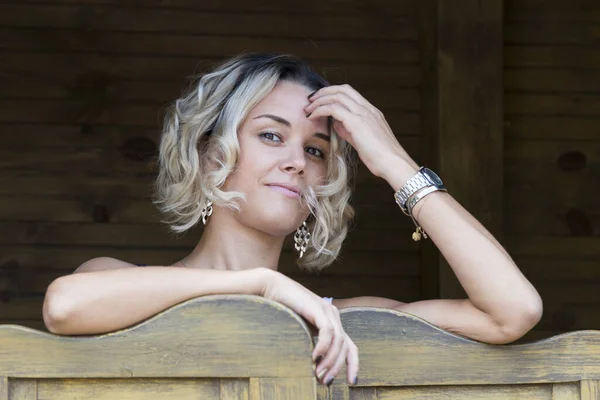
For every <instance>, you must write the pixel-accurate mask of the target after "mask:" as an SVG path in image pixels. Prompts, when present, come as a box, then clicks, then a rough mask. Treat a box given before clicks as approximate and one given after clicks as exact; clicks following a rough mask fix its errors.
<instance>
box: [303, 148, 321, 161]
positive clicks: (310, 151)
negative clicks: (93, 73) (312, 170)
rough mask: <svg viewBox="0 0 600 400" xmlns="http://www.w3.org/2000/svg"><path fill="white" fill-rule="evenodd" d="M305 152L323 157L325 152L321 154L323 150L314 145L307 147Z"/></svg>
mask: <svg viewBox="0 0 600 400" xmlns="http://www.w3.org/2000/svg"><path fill="white" fill-rule="evenodd" d="M306 152H307V153H308V154H310V155H312V156H315V157H319V158H325V154H323V152H322V151H321V150H320V149H317V148H316V147H307V148H306Z"/></svg>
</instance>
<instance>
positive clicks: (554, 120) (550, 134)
mask: <svg viewBox="0 0 600 400" xmlns="http://www.w3.org/2000/svg"><path fill="white" fill-rule="evenodd" d="M504 128H505V134H506V136H505V137H506V141H507V142H511V141H513V140H531V139H535V140H547V141H550V140H573V141H575V140H597V139H598V132H600V118H587V117H577V116H554V115H544V116H518V115H510V116H507V117H506V123H505V126H504Z"/></svg>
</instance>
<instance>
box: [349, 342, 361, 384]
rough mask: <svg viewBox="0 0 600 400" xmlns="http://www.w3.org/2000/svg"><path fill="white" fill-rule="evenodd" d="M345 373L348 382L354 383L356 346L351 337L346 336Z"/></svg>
mask: <svg viewBox="0 0 600 400" xmlns="http://www.w3.org/2000/svg"><path fill="white" fill-rule="evenodd" d="M346 364H347V367H346V375H347V378H348V383H350V384H351V385H354V384H355V383H354V382H355V380H356V378H357V377H358V369H359V368H358V367H359V360H358V347H356V344H354V342H353V341H352V339H350V338H348V355H347V357H346Z"/></svg>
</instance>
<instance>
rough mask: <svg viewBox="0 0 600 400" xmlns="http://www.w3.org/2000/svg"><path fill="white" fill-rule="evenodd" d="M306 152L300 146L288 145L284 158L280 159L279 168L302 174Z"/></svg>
mask: <svg viewBox="0 0 600 400" xmlns="http://www.w3.org/2000/svg"><path fill="white" fill-rule="evenodd" d="M305 167H306V154H305V153H304V148H303V147H302V146H288V151H287V152H286V156H285V158H284V159H283V160H282V161H281V169H282V170H283V171H285V172H288V173H295V174H298V175H302V174H304V168H305Z"/></svg>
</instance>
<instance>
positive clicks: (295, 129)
mask: <svg viewBox="0 0 600 400" xmlns="http://www.w3.org/2000/svg"><path fill="white" fill-rule="evenodd" d="M352 148H353V149H354V150H355V152H356V154H358V156H359V158H360V160H361V161H362V162H363V163H364V164H365V165H366V167H367V168H368V169H369V171H371V173H373V174H374V175H376V176H378V177H381V178H383V179H385V180H386V181H387V182H388V183H389V185H390V201H394V197H393V196H392V194H394V193H396V194H395V199H396V201H397V202H398V205H399V206H400V207H399V210H398V212H404V213H406V214H407V215H409V216H410V217H411V218H412V219H413V221H414V223H415V225H416V226H417V231H416V232H415V235H414V239H416V240H417V239H419V238H420V237H421V236H423V237H424V238H427V237H429V238H431V240H433V242H434V243H435V244H436V245H437V247H438V248H439V250H440V251H441V253H442V254H443V255H444V257H445V258H446V259H447V260H448V262H449V263H450V265H451V267H452V269H453V270H454V272H455V273H456V275H457V277H458V279H459V280H460V282H461V284H462V286H463V287H464V289H465V290H466V293H467V294H468V298H467V299H464V300H444V299H439V300H426V301H418V302H414V303H402V302H399V301H396V300H392V299H386V298H380V297H371V296H369V297H366V296H364V297H355V298H346V299H333V300H332V299H330V298H321V297H320V296H318V295H316V294H314V293H312V292H311V291H309V290H308V289H306V288H305V287H303V286H302V285H300V284H298V283H297V282H295V281H293V280H292V279H290V278H288V277H286V276H284V275H283V274H281V273H279V272H277V269H278V263H279V257H280V254H281V250H282V246H283V242H284V239H285V237H286V236H288V235H290V234H294V240H295V243H296V246H295V247H296V249H297V250H298V263H299V266H300V267H302V268H306V269H310V270H320V269H322V268H326V267H327V265H329V264H330V263H331V262H332V261H333V260H334V259H335V258H336V256H337V255H338V253H339V251H340V247H341V245H342V242H343V240H344V238H345V236H346V232H347V224H348V222H349V220H350V219H351V218H352V216H353V209H352V208H351V206H350V205H349V203H348V199H349V197H350V187H349V184H348V182H349V181H350V174H351V171H352V154H353V150H352ZM158 167H159V174H158V178H157V181H156V193H155V196H154V202H155V204H156V206H157V207H158V208H159V209H160V211H162V213H163V214H164V216H165V219H164V221H165V222H166V223H167V224H168V225H169V227H170V228H171V230H172V231H173V232H176V233H181V232H185V231H187V230H188V229H190V228H192V227H193V226H195V225H197V224H199V223H202V224H204V225H205V227H204V231H203V234H202V237H201V238H200V240H199V242H198V244H197V246H196V247H195V248H194V250H193V251H192V252H191V253H190V254H188V255H187V256H186V257H184V258H183V259H181V260H177V261H176V262H174V263H173V264H172V265H169V266H160V265H156V266H146V267H144V268H140V267H139V266H137V265H136V264H132V263H130V262H127V261H122V260H117V259H114V258H108V257H99V258H94V259H92V260H89V261H87V262H85V263H83V264H82V265H81V266H79V268H77V270H76V271H75V273H74V274H72V275H68V276H64V277H61V278H59V279H57V280H55V281H54V282H52V283H51V285H50V286H49V287H48V290H47V293H46V299H45V302H44V310H43V311H44V321H45V323H46V325H47V327H48V329H49V330H50V331H51V332H54V333H57V334H67V335H78V334H98V333H103V332H108V331H114V330H118V329H121V328H124V327H128V326H131V325H133V324H136V323H138V322H140V321H142V320H144V319H147V318H148V317H150V316H152V315H155V314H157V313H158V312H160V311H162V310H165V309H167V308H169V307H171V306H173V305H175V304H177V303H180V302H182V301H185V300H188V299H191V298H194V297H198V296H203V295H209V294H229V293H240V294H243V293H245V294H254V295H260V296H264V297H266V298H269V299H271V300H274V301H277V302H280V303H282V304H285V305H286V306H288V307H290V308H291V309H293V310H294V311H295V312H297V313H298V314H299V315H301V316H302V317H304V318H305V319H306V320H307V321H308V322H309V323H310V324H312V326H313V328H314V329H315V330H316V332H318V339H319V340H318V344H317V345H316V346H315V349H314V353H313V359H314V360H315V362H316V375H317V377H318V379H319V380H320V381H321V382H322V383H325V384H331V381H332V380H333V378H334V377H335V376H336V375H337V374H338V373H339V371H340V370H341V367H342V366H343V364H344V363H346V364H347V366H348V367H347V372H348V374H347V377H346V378H347V380H348V382H349V383H350V384H355V383H356V379H357V375H358V349H357V347H356V346H355V344H354V343H353V342H352V340H351V339H350V338H349V337H348V336H347V335H346V333H345V332H344V330H343V327H342V326H341V322H340V317H339V312H338V309H341V308H345V307H355V306H374V307H383V308H390V309H395V310H401V311H405V312H408V313H412V314H414V315H417V316H419V317H421V318H424V319H425V320H427V321H429V322H431V323H432V324H435V325H437V326H439V327H441V328H443V329H446V330H448V331H451V332H455V333H457V334H460V335H464V336H467V337H470V338H473V339H476V340H479V341H482V342H488V343H508V342H511V341H514V340H516V339H517V338H519V337H521V336H522V335H523V334H525V333H526V332H527V331H529V330H530V329H531V328H532V327H533V326H534V325H535V324H536V323H537V322H538V321H539V319H540V318H541V314H542V302H541V299H540V296H539V295H538V293H537V292H536V290H535V289H534V288H533V286H532V285H531V284H530V283H529V282H528V281H527V279H526V278H525V277H524V276H523V275H522V274H521V272H520V271H519V269H518V268H517V266H516V265H515V264H514V263H513V261H512V259H511V257H510V256H509V255H508V254H507V253H506V251H505V250H504V249H503V248H502V246H501V245H500V244H499V243H498V242H497V241H496V240H495V239H494V238H493V237H492V235H491V234H490V233H489V232H488V231H486V229H485V228H484V227H483V226H482V225H481V224H480V223H479V222H478V221H477V220H476V219H475V218H473V217H472V216H471V215H470V214H469V213H468V212H467V211H466V210H465V209H464V208H462V207H461V206H460V204H458V203H457V202H456V201H455V200H454V199H453V198H452V196H451V195H450V194H448V193H447V191H446V190H445V188H444V186H443V183H442V182H441V180H440V179H439V177H437V175H435V173H433V172H432V171H430V170H428V169H425V168H421V169H419V167H418V165H417V164H416V163H415V162H414V160H413V159H412V158H411V157H410V155H409V154H407V153H406V151H405V150H404V149H403V147H402V145H401V144H400V143H399V142H398V141H397V140H396V138H395V136H394V133H393V132H392V131H391V129H390V127H389V125H388V124H387V123H386V120H385V118H384V116H383V114H382V113H381V112H380V111H379V110H378V109H376V108H375V107H374V106H373V105H371V104H370V103H369V102H368V101H367V100H366V99H365V98H364V97H363V96H362V95H361V94H360V93H358V92H357V91H356V90H354V89H353V88H352V87H350V86H348V85H341V86H332V85H329V84H328V83H327V82H326V81H325V80H324V79H323V78H322V77H320V76H319V75H317V74H316V73H314V72H313V71H312V70H311V69H310V67H308V66H307V65H306V64H305V63H304V62H302V61H300V60H298V59H296V58H294V57H293V56H289V55H281V54H280V55H277V54H275V55H269V54H246V55H241V56H238V57H235V58H232V59H230V60H228V61H226V62H225V63H223V64H222V65H220V66H218V67H217V68H216V69H214V70H213V71H212V72H210V73H206V74H204V75H202V76H200V77H198V79H196V80H195V82H194V84H193V85H192V86H191V87H190V89H189V90H188V91H187V92H186V93H185V94H184V95H183V96H182V97H181V98H179V99H177V100H176V101H175V102H174V103H173V104H172V106H171V108H170V111H169V113H168V115H167V116H166V118H165V121H164V128H163V132H162V138H161V143H160V153H159V159H158ZM457 233H460V234H457ZM136 261H145V260H136Z"/></svg>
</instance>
